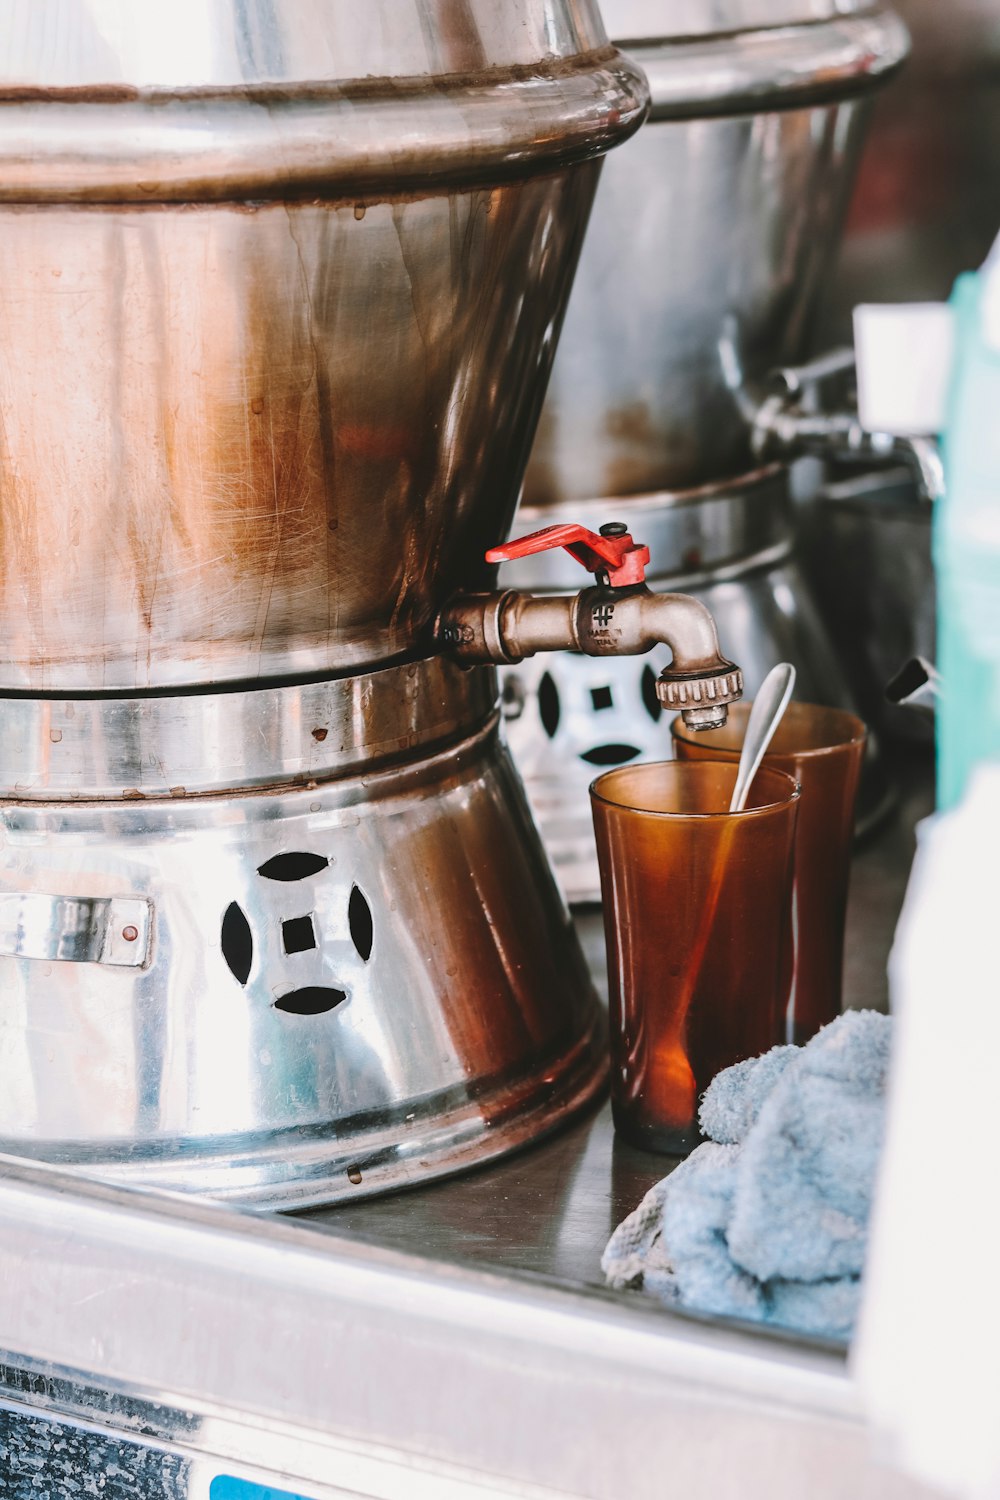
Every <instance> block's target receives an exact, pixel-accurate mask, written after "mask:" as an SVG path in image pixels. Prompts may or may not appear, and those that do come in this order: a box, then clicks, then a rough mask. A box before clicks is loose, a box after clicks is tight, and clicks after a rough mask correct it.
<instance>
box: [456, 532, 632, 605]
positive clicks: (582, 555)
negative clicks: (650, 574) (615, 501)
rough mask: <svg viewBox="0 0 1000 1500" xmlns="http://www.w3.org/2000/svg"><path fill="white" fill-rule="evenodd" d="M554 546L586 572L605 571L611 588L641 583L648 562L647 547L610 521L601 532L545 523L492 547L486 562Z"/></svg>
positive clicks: (550, 548)
mask: <svg viewBox="0 0 1000 1500" xmlns="http://www.w3.org/2000/svg"><path fill="white" fill-rule="evenodd" d="M556 547H565V548H566V551H567V552H568V553H569V554H570V556H571V557H575V558H576V560H577V562H578V563H582V565H583V566H584V567H585V568H586V569H587V571H588V573H606V574H607V577H608V583H609V584H611V586H612V588H616V589H620V588H625V587H627V586H628V585H629V584H631V583H642V582H643V580H644V579H645V577H646V564H647V563H648V562H649V548H648V547H645V546H643V544H642V543H641V542H634V541H633V540H632V537H631V535H630V534H629V532H627V531H626V530H625V527H624V526H621V525H620V524H619V523H615V522H612V523H611V524H610V525H609V526H605V527H602V528H601V534H600V535H598V533H597V532H596V531H589V530H588V529H587V527H586V526H576V525H565V526H544V527H543V528H542V530H541V531H533V532H531V534H530V535H529V536H522V537H518V539H517V540H516V541H514V542H506V543H505V544H504V545H503V546H502V547H491V548H490V550H489V551H488V552H487V554H486V561H487V562H489V563H500V562H513V561H514V559H515V558H516V557H529V556H530V555H531V553H533V552H550V551H552V550H554V549H555V548H556Z"/></svg>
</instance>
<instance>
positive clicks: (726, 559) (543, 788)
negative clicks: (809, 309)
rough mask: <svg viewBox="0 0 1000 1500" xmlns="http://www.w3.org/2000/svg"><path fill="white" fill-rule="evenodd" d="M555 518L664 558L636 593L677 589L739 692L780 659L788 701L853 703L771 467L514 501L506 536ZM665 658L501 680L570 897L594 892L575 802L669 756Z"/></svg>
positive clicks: (588, 837) (507, 579)
mask: <svg viewBox="0 0 1000 1500" xmlns="http://www.w3.org/2000/svg"><path fill="white" fill-rule="evenodd" d="M567 519H572V520H575V521H580V522H581V523H582V524H584V525H588V526H593V527H594V529H597V527H598V526H599V524H600V523H601V522H602V521H610V520H614V521H622V522H624V523H625V524H626V525H627V526H628V528H629V530H630V532H631V533H632V534H633V535H634V536H635V537H636V538H639V539H641V540H642V541H643V542H645V543H646V544H647V545H648V546H649V548H650V551H651V553H652V556H653V558H654V559H660V560H665V559H670V560H671V561H672V563H673V570H672V571H670V573H669V575H668V576H664V575H662V574H661V575H656V574H653V573H652V572H651V574H650V586H651V587H653V588H656V589H661V590H669V589H678V590H683V592H684V593H688V594H692V595H694V597H695V598H696V599H699V600H701V602H702V603H703V604H705V605H706V606H707V608H708V609H709V610H710V611H711V613H712V615H713V617H714V619H715V622H716V625H717V628H718V633H719V641H720V643H721V646H722V649H723V651H724V652H726V653H727V654H728V655H730V656H732V657H733V659H734V660H736V661H737V662H739V664H740V666H741V667H742V669H743V675H744V681H745V691H746V694H747V696H748V697H752V696H753V694H754V692H755V691H756V689H757V687H758V685H759V683H760V682H761V680H762V679H763V677H764V676H765V675H766V673H767V672H768V671H769V670H770V668H771V667H772V666H774V664H775V663H776V662H778V661H790V662H792V663H793V664H794V666H795V668H796V672H797V683H796V697H798V698H801V699H803V700H806V701H812V702H817V703H829V704H833V705H836V706H842V707H845V708H851V707H852V706H853V705H852V700H851V694H850V690H849V688H848V687H847V684H846V682H845V680H844V677H843V674H842V672H841V670H840V667H839V664H838V662H837V660H836V658H835V656H834V653H833V650H832V648H831V646H830V644H829V641H828V639H827V635H826V631H825V629H824V627H823V625H822V622H821V620H820V617H819V615H818V613H817V611H816V607H815V605H814V604H813V601H812V598H811V595H810V593H809V590H808V587H807V586H806V583H805V581H804V579H803V577H802V575H801V573H800V572H799V569H798V566H797V564H796V563H795V561H794V559H793V555H792V540H793V537H792V518H791V511H790V504H789V499H788V492H787V474H786V471H785V470H784V469H783V468H780V467H770V468H767V469H764V470H761V471H759V472H756V473H753V474H750V475H748V476H746V477H745V478H743V479H741V480H736V481H731V482H730V483H728V484H726V485H720V486H717V487H712V488H706V489H700V490H691V491H686V492H681V493H678V494H660V495H640V496H628V497H622V498H616V499H609V500H590V501H586V502H573V503H572V504H567V505H565V506H551V505H549V506H544V507H524V508H522V510H521V511H520V512H519V513H518V517H517V522H516V532H515V534H522V533H527V532H531V531H534V530H536V529H537V528H538V527H540V526H542V525H546V524H547V525H553V524H557V523H558V522H560V521H563V520H567ZM543 559H544V560H543ZM531 561H532V565H533V573H532V577H533V579H534V581H535V583H536V585H537V582H538V577H539V573H540V572H542V571H543V568H544V569H547V572H544V573H543V578H542V581H543V583H544V584H545V585H547V586H548V587H551V588H553V589H557V588H568V587H571V586H572V584H573V581H574V578H575V574H574V572H573V564H572V561H571V560H566V559H565V558H564V556H563V555H562V554H558V553H546V554H544V555H543V557H536V558H532V559H531ZM540 564H541V565H542V566H541V567H540V566H539V565H540ZM522 566H523V565H522ZM517 569H518V565H517V564H514V565H506V566H505V567H504V569H503V571H502V573H501V581H502V582H503V583H505V584H508V585H509V586H510V587H512V588H516V587H518V585H519V581H520V580H519V575H518V571H517ZM668 661H669V652H668V651H667V650H666V649H665V648H660V649H658V650H654V651H652V652H651V653H650V654H649V655H648V656H639V657H606V658H602V659H594V658H591V657H584V656H576V655H572V654H570V653H568V652H559V653H552V654H551V655H548V656H545V657H532V658H530V659H528V660H525V661H523V662H519V663H518V664H517V665H516V666H512V667H506V668H504V669H503V670H502V672H501V682H502V686H503V705H504V715H505V719H506V728H507V738H508V740H509V743H510V747H511V750H512V752H513V754H514V759H515V762H516V764H517V767H518V769H519V771H520V772H521V775H522V776H523V777H524V780H525V786H526V788H527V791H528V796H529V800H530V802H531V805H532V807H533V809H534V812H535V816H536V818H537V820H538V824H539V827H540V829H541V831H542V837H543V839H544V841H545V846H546V848H547V850H548V853H549V857H550V859H551V861H552V864H553V866H554V868H555V871H556V874H557V876H558V877H559V879H560V881H561V883H562V887H563V891H564V892H565V894H566V897H567V899H568V900H570V901H573V902H588V901H596V900H599V899H600V894H601V887H600V877H599V873H598V868H597V853H596V849H595V846H594V835H593V827H592V824H591V817H590V799H589V795H588V787H589V785H590V783H591V782H592V781H593V779H594V777H595V776H598V775H599V774H600V773H601V771H603V770H606V769H608V768H609V767H611V766H616V765H622V764H624V763H626V762H629V761H633V760H639V759H647V760H663V759H668V758H669V757H670V756H671V754H672V751H671V745H670V729H669V720H668V719H666V718H665V717H663V710H662V707H661V705H660V703H659V701H658V699H657V696H656V677H657V673H658V672H659V671H660V670H661V669H662V668H663V667H664V666H665V665H666V664H667V662H668ZM874 790H875V788H870V789H869V791H870V792H871V791H874ZM879 796H881V793H879ZM870 800H871V797H870V796H869V801H870ZM878 800H879V797H876V799H875V801H876V802H877V801H878ZM874 810H877V809H875V808H874V805H873V807H872V808H870V809H869V811H874Z"/></svg>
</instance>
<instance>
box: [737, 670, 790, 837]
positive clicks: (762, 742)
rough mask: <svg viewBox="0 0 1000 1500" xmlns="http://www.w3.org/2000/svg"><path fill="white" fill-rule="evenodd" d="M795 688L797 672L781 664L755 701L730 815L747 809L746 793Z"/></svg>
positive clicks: (765, 682) (770, 675) (748, 724)
mask: <svg viewBox="0 0 1000 1500" xmlns="http://www.w3.org/2000/svg"><path fill="white" fill-rule="evenodd" d="M794 687H795V668H794V667H793V666H792V664H791V662H790V661H782V662H779V663H778V665H777V666H776V667H772V668H771V670H770V672H768V674H767V676H766V677H765V678H764V681H763V682H762V683H761V685H760V688H759V689H758V691H757V696H756V697H755V698H754V700H753V707H752V708H751V710H750V717H749V718H748V719H747V729H746V734H745V735H744V737H743V749H742V750H741V751H740V763H739V767H738V768H737V771H736V785H735V786H734V787H733V795H732V799H731V801H730V803H729V811H730V812H742V811H743V809H744V807H745V806H746V800H747V793H748V792H749V791H750V783H751V782H752V781H753V779H754V777H755V776H756V774H757V771H758V769H759V767H760V763H761V761H762V760H763V759H764V754H765V752H766V750H767V747H768V745H769V744H770V743H771V736H772V735H773V734H774V731H775V730H776V729H777V727H778V725H779V724H780V723H781V716H782V714H783V713H784V712H785V709H786V708H787V707H788V700H789V698H790V697H791V696H792V690H793V688H794Z"/></svg>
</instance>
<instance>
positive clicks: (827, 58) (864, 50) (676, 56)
mask: <svg viewBox="0 0 1000 1500" xmlns="http://www.w3.org/2000/svg"><path fill="white" fill-rule="evenodd" d="M607 20H608V30H609V32H610V33H611V35H612V36H613V37H614V40H615V44H616V45H617V46H619V47H621V48H622V49H623V51H625V52H627V53H629V54H630V55H631V56H632V57H634V58H635V60H636V62H638V63H639V64H640V66H641V67H642V69H643V71H644V72H645V74H646V77H647V79H648V80H649V87H650V93H651V95H652V101H653V102H652V108H651V111H650V116H649V118H650V119H651V120H687V119H697V118H702V117H710V116H718V115H737V114H747V113H757V112H759V111H763V110H774V109H791V108H802V107H804V106H807V105H813V104H822V103H825V102H827V101H830V100H840V99H845V98H849V97H850V96H851V95H853V94H857V93H862V92H865V91H866V90H868V89H869V88H871V87H873V86H875V85H877V84H879V83H882V82H884V81H885V80H887V79H888V78H889V77H890V76H891V75H892V74H893V73H894V72H895V71H896V69H897V68H899V67H900V65H901V64H902V63H903V62H904V61H905V60H906V57H907V55H908V53H909V50H910V36H909V32H908V31H907V28H906V26H905V25H904V23H903V22H902V21H901V20H900V19H899V17H898V16H896V15H894V14H893V13H892V12H891V11H881V10H874V9H873V10H866V11H860V12H858V13H848V14H843V13H841V14H837V15H831V16H827V17H823V18H816V19H814V18H810V19H807V20H804V21H797V20H796V21H791V22H789V24H782V25H757V26H754V27H752V28H751V29H746V30H735V29H734V30H733V31H731V32H728V33H712V32H705V33H704V34H701V35H698V34H682V35H673V36H666V37H664V36H660V37H654V38H649V37H646V38H643V37H638V36H634V35H628V34H627V33H623V32H622V31H621V30H620V27H619V26H618V25H616V24H615V16H614V11H613V8H612V10H611V13H610V14H607ZM622 22H623V23H624V24H625V25H626V26H627V24H628V17H627V15H626V16H623V17H622Z"/></svg>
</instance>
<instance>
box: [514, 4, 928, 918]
mask: <svg viewBox="0 0 1000 1500" xmlns="http://www.w3.org/2000/svg"><path fill="white" fill-rule="evenodd" d="M603 12H604V16H605V21H606V24H607V26H608V30H609V33H610V35H611V36H612V37H613V38H614V39H615V40H616V41H617V43H618V45H620V46H621V47H622V48H623V49H624V50H626V51H627V52H628V53H629V54H630V55H631V56H633V57H634V58H635V60H636V61H637V62H638V63H640V64H641V66H642V67H643V69H644V70H645V72H646V74H647V76H648V78H649V82H650V89H651V94H652V100H653V103H652V109H651V113H650V116H649V120H648V122H647V123H646V124H645V125H644V126H643V128H642V130H641V131H640V132H639V134H638V135H637V136H636V137H635V138H634V139H633V140H632V141H631V142H629V144H628V145H627V147H625V149H623V150H622V151H620V152H616V153H615V155H614V156H613V157H612V158H611V159H609V162H608V165H607V169H606V171H605V173H604V175H603V177H602V180H601V185H600V189H599V192H598V196H597V200H596V203H595V208H594V213H593V216H592V220H591V226H590V230H589V232H588V237H587V242H586V245H585V248H584V252H583V255H582V258H581V262H580V267H579V272H578V275H577V278H576V281H575V284H574V289H573V295H572V298H571V301H570V305H569V309H568V312H567V316H566V323H565V327H564V329H563V334H562V339H561V342H560V347H559V353H558V357H557V359H556V361H555V365H554V369H553V374H552V379H551V383H550V386H549V391H548V395H547V398H546V402H545V406H544V408H543V411H542V416H541V420H540V424H539V428H538V435H537V438H536V442H535V446H534V449H533V451H532V454H531V459H530V462H529V465H528V469H527V473H526V476H525V483H524V497H523V504H522V507H521V510H520V511H519V513H518V517H517V521H516V523H515V525H516V528H517V530H518V531H523V532H526V533H531V532H534V531H535V530H536V529H538V528H539V527H542V526H545V525H551V524H557V523H560V522H562V521H565V520H568V519H573V520H575V521H583V522H585V523H586V524H589V525H593V524H595V523H596V522H597V521H599V520H600V521H607V520H615V521H621V522H623V523H624V524H625V525H627V526H628V527H629V528H630V530H632V531H634V532H635V533H636V534H637V535H638V534H641V535H642V536H643V537H644V539H645V540H646V541H648V542H649V544H650V546H651V549H652V552H653V558H654V569H653V576H654V578H655V580H656V585H657V587H659V588H681V589H685V590H687V591H689V592H692V593H694V594H695V595H696V596H697V597H698V598H700V599H701V600H702V601H703V602H704V603H705V604H706V605H707V606H708V607H709V608H710V609H711V610H712V612H713V614H714V616H715V618H716V621H717V624H718V627H719V633H720V637H721V639H722V642H723V645H724V647H725V648H726V649H728V650H729V651H731V652H732V653H733V654H735V655H736V656H737V657H738V658H739V659H740V661H741V663H742V665H743V667H744V670H745V674H746V681H747V689H748V691H752V690H753V689H754V688H756V686H757V684H758V682H759V681H760V679H761V678H762V677H763V675H764V674H765V673H766V671H767V670H768V669H769V668H770V667H771V666H772V665H773V664H774V662H775V661H777V660H782V659H791V660H792V661H794V662H795V664H796V666H797V669H798V677H799V689H798V690H799V692H800V694H801V695H802V696H804V697H807V698H813V699H816V700H819V701H826V702H848V701H849V698H848V689H847V686H846V683H845V682H844V679H843V676H842V673H841V670H840V667H839V665H838V663H837V661H836V659H835V657H834V654H833V652H832V650H831V648H830V645H829V643H828V641H827V639H826V637H825V635H824V631H823V628H822V626H821V624H820V620H819V616H818V614H817V611H816V609H815V606H814V605H813V602H812V600H811V598H810V595H809V592H808V590H807V588H806V586H805V584H804V582H803V579H802V576H801V574H800V572H799V570H798V567H797V564H796V561H795V557H794V554H793V540H794V526H793V508H792V504H791V501H790V498H789V488H788V471H787V464H786V462H785V459H786V457H787V456H788V449H787V448H786V449H785V450H784V451H782V450H781V445H779V444H778V443H777V442H776V441H774V437H775V434H774V432H773V431H772V430H771V427H773V425H774V424H773V423H771V425H770V426H769V418H770V417H771V416H772V415H773V414H774V412H775V407H774V387H773V386H772V383H771V378H770V377H771V376H772V373H773V372H775V371H776V370H779V369H781V368H783V367H786V366H791V365H794V364H795V363H796V362H797V361H799V360H801V358H802V357H803V354H804V352H805V350H806V348H807V344H808V339H809V335H810V330H811V324H812V321H813V318H814V314H815V312H816V308H817V302H818V300H819V298H820V294H821V292H822V290H823V287H824V283H825V281H826V278H827V275H828V272H829V269H830V266H831V262H832V259H833V256H834V253H835V250H836V247H837V241H838V234H839V228H840V222H841V217H842V213H843V210H844V208H845V205H846V200H847V195H848V193H849V191H850V188H851V185H852V180H853V175H854V170H855V164H856V159H857V155H858V150H859V147H860V144H861V140H862V136H863V132H864V127H865V121H866V117H867V114H868V106H869V101H870V98H871V95H872V93H873V90H874V88H875V86H876V85H877V84H878V83H879V82H881V81H882V80H884V79H885V78H886V77H887V76H888V75H889V74H891V72H892V71H893V69H894V68H895V67H896V66H897V65H898V64H899V63H900V62H901V60H902V59H903V57H904V56H905V53H906V49H907V35H906V31H905V28H904V27H903V26H902V24H901V23H900V22H899V21H898V20H897V19H896V18H895V16H893V15H892V14H891V13H890V12H888V11H886V10H883V9H881V8H879V7H877V6H876V7H871V6H868V5H865V4H863V3H856V0H718V3H713V4H711V5H709V4H705V3H702V0H605V3H604V6H603ZM791 446H792V447H794V444H793V445H791ZM570 576H571V573H570V571H569V570H568V568H567V566H566V565H565V563H560V562H559V561H558V559H553V561H552V562H551V563H550V564H549V567H548V571H547V573H546V579H545V581H546V583H547V584H548V586H549V587H553V588H559V587H564V586H566V584H567V582H568V580H569V578H570ZM502 577H503V579H504V581H506V582H508V583H510V584H511V585H515V586H516V585H518V584H519V583H520V582H521V581H522V579H524V578H526V577H527V574H526V573H525V571H524V566H523V565H521V564H515V565H512V566H511V567H509V568H508V569H505V570H504V572H503V574H502ZM531 577H532V579H533V580H535V581H536V582H537V577H538V575H537V571H534V570H533V571H532V574H531ZM662 660H663V658H662V657H661V658H655V657H654V658H653V659H651V660H650V662H629V661H622V662H615V663H594V662H592V661H587V660H585V659H582V658H580V657H573V656H563V657H559V658H552V659H547V660H545V661H536V662H532V663H529V664H528V665H527V666H525V667H516V668H513V669H511V670H510V671H509V672H507V673H505V674H504V695H505V701H506V708H507V715H508V731H509V737H510V742H511V745H512V748H513V750H514V752H515V758H516V760H517V763H518V766H519V767H520V769H521V770H522V772H523V773H524V775H525V779H526V783H527V786H528V790H529V793H530V796H531V800H532V804H533V806H534V808H535V810H536V812H537V814H538V816H539V819H540V822H541V826H542V829H543V832H544V834H545V839H546V843H547V846H548V848H549V850H550V853H551V854H552V857H553V859H554V861H555V863H556V867H557V869H558V870H559V873H560V875H561V877H562V880H563V884H564V887H565V889H566V890H567V892H568V894H569V895H570V896H571V897H574V898H577V899H589V898H593V897H594V896H596V895H597V894H598V891H599V884H598V875H597V865H596V858H595V854H594V848H593V838H592V833H591V830H590V827H589V821H588V818H587V815H586V811H585V810H584V811H583V812H582V813H581V811H580V809H581V806H582V803H581V798H582V796H583V794H584V792H585V789H586V786H587V784H588V782H589V780H590V779H592V777H593V776H594V775H595V774H596V773H595V767H596V768H600V767H606V766H608V765H614V764H618V763H621V762H622V761H624V760H628V759H631V758H635V757H638V756H640V755H644V756H654V757H655V756H658V755H659V756H662V755H664V754H667V753H669V752H668V740H669V736H668V734H667V729H666V725H665V723H663V722H662V721H661V704H660V703H659V701H658V699H657V696H656V693H655V691H654V684H655V676H656V670H657V669H658V668H659V666H660V665H661V664H662Z"/></svg>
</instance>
